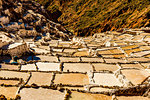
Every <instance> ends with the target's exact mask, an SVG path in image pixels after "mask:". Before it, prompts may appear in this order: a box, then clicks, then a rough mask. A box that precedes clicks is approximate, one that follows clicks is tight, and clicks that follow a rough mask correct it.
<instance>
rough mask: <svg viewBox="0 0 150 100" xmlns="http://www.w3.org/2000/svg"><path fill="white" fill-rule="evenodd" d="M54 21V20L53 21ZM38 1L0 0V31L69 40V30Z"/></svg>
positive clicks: (21, 35)
mask: <svg viewBox="0 0 150 100" xmlns="http://www.w3.org/2000/svg"><path fill="white" fill-rule="evenodd" d="M53 21H55V22H53ZM56 22H57V18H53V15H51V14H50V13H49V12H48V11H46V10H45V9H44V8H43V7H42V6H41V5H40V4H39V3H37V2H35V1H31V0H0V31H3V32H7V33H9V35H10V36H11V35H15V36H17V37H18V39H19V38H28V37H35V39H36V37H39V38H42V37H44V36H45V35H46V36H48V37H49V38H51V37H53V38H55V39H56V38H57V39H59V38H62V39H63V40H69V31H67V30H66V29H65V28H64V27H63V26H62V25H61V24H59V23H56Z"/></svg>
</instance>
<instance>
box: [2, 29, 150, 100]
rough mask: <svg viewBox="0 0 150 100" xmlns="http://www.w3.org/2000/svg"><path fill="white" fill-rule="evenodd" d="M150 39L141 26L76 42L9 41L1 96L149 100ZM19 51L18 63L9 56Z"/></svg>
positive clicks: (80, 39)
mask: <svg viewBox="0 0 150 100" xmlns="http://www.w3.org/2000/svg"><path fill="white" fill-rule="evenodd" d="M146 30H148V29H146ZM149 30H150V29H149ZM133 33H134V34H133ZM139 33H140V34H139ZM3 35H6V34H3ZM6 37H7V36H6ZM45 37H46V36H45ZM43 38H44V37H43ZM149 38H150V36H149V34H148V33H146V32H145V31H144V28H141V29H139V30H137V31H135V29H123V30H122V31H118V32H117V31H109V32H105V33H96V34H95V35H94V36H90V37H80V38H79V37H74V38H73V39H72V40H70V41H62V40H49V41H44V40H41V39H40V40H37V41H33V40H32V39H30V40H28V39H24V41H23V42H21V43H19V44H18V42H15V41H13V42H11V43H10V42H9V43H5V44H4V43H3V44H2V45H4V46H7V47H8V48H7V49H3V48H0V54H1V55H2V56H1V57H0V62H1V63H0V94H2V95H4V96H5V97H6V98H9V99H15V98H21V99H22V100H33V99H36V100H41V99H42V100H47V99H53V100H68V99H70V100H79V99H81V100H84V99H86V100H126V99H129V100H149V99H150V89H149V88H150V58H149V57H150V44H149ZM0 39H1V38H0ZM0 45H1V44H0ZM19 46H21V47H19ZM12 52H15V53H12ZM17 52H18V53H19V55H20V56H19V58H18V60H17V64H16V63H15V64H14V63H13V60H12V59H11V58H10V57H8V56H7V55H8V54H10V55H11V56H13V57H14V56H18V54H17ZM21 52H22V53H21ZM25 52H26V53H27V52H28V53H29V55H25V54H24V53H25ZM5 53H6V54H5Z"/></svg>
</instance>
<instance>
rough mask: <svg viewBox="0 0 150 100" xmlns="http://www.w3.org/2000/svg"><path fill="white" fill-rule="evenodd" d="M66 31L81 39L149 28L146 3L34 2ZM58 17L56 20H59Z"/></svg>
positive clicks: (108, 0)
mask: <svg viewBox="0 0 150 100" xmlns="http://www.w3.org/2000/svg"><path fill="white" fill-rule="evenodd" d="M36 1H37V2H39V3H41V4H42V5H44V6H45V8H46V9H47V10H48V11H50V12H51V13H52V14H54V15H55V18H58V20H59V21H60V22H62V23H63V24H64V25H65V27H67V29H68V30H70V31H72V32H74V33H75V34H77V35H80V36H85V35H91V34H94V33H96V32H103V31H108V30H117V29H120V28H138V27H147V26H150V20H149V19H150V1H149V0H36ZM59 16H60V17H59Z"/></svg>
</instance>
